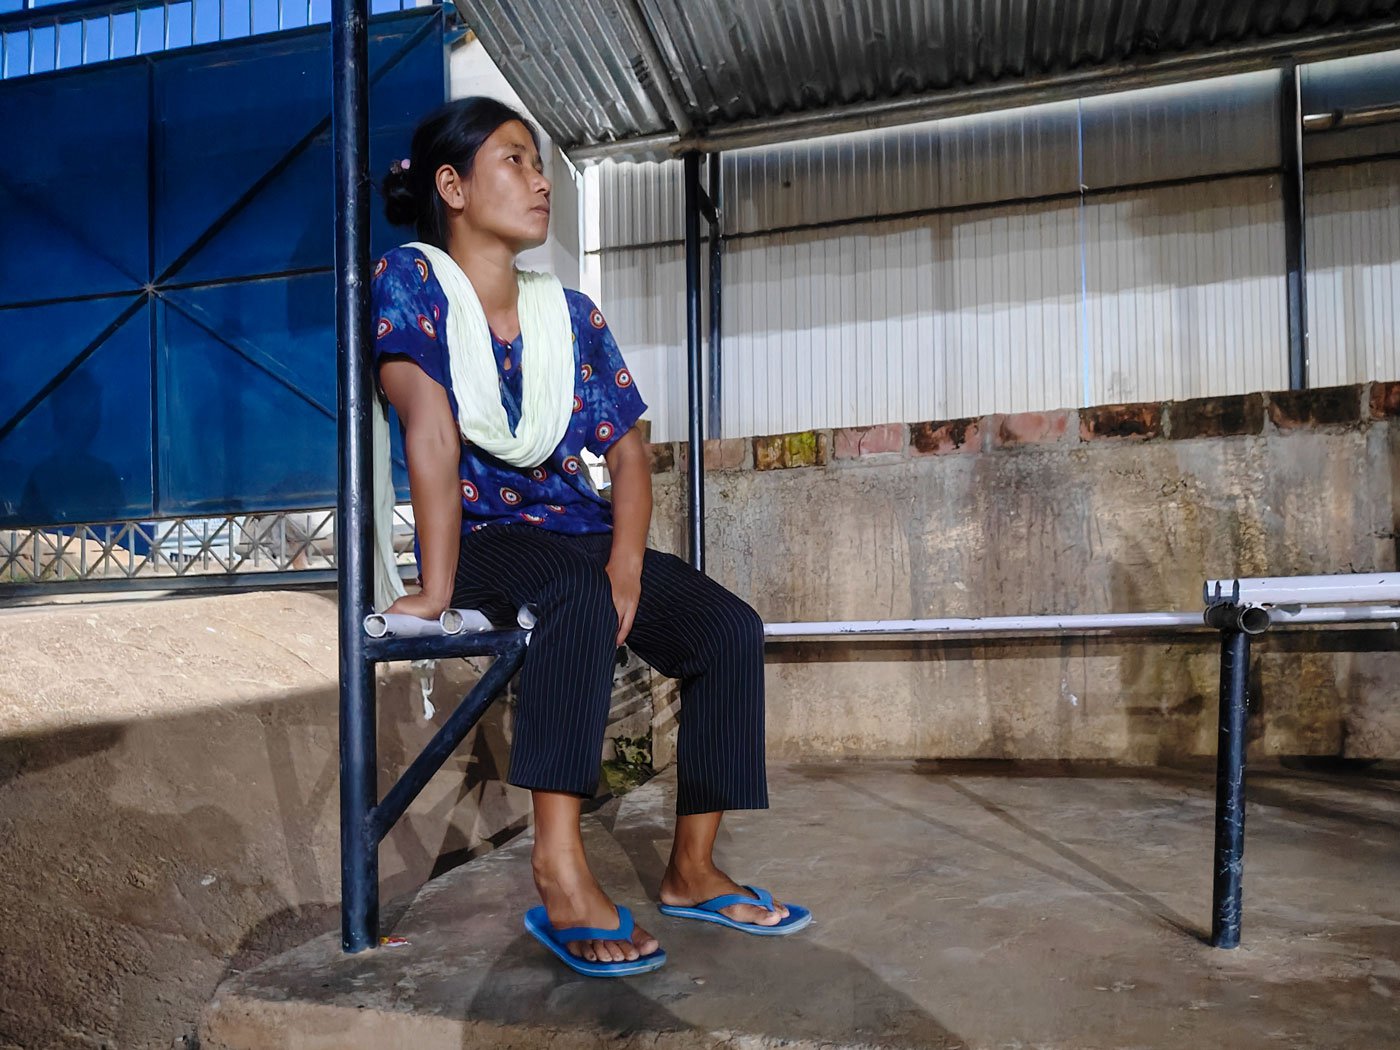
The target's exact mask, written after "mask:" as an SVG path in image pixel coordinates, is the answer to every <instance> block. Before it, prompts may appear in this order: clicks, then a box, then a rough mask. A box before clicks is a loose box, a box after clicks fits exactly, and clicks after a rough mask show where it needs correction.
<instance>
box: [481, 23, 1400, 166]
mask: <svg viewBox="0 0 1400 1050" xmlns="http://www.w3.org/2000/svg"><path fill="white" fill-rule="evenodd" d="M462 12H463V18H464V20H465V21H466V23H467V24H468V25H469V26H470V27H471V28H472V29H474V30H475V31H476V33H477V34H478V36H479V37H480V38H481V40H482V42H483V43H484V44H485V45H486V48H487V50H488V51H490V52H491V55H492V57H493V58H494V59H495V60H496V62H497V64H498V65H499V66H500V68H501V69H502V71H503V72H504V73H505V75H506V77H507V79H509V80H510V81H511V83H512V85H513V86H514V87H515V88H516V90H517V91H518V92H519V93H520V96H521V98H522V99H524V101H525V103H526V105H527V106H528V107H529V108H530V110H531V112H532V113H533V114H534V115H535V117H536V118H537V119H538V120H539V121H540V122H541V123H542V124H544V126H545V129H546V130H547V131H548V132H549V134H550V136H551V137H552V138H553V139H554V140H555V141H556V142H559V143H561V144H563V145H564V146H565V148H566V149H567V150H568V151H569V152H570V153H572V154H574V155H575V156H580V157H582V156H587V155H595V154H596V153H598V152H599V149H598V147H603V148H604V150H605V151H613V152H619V153H623V154H630V155H633V156H646V155H650V156H655V155H658V154H660V153H664V152H665V151H666V150H667V149H668V148H674V147H676V146H678V145H680V146H686V147H698V148H720V147H721V146H722V147H724V148H731V147H733V146H739V145H753V144H757V143H758V142H761V141H778V140H783V139H788V140H791V139H796V138H804V137H810V136H811V135H813V134H816V133H818V132H820V131H843V130H845V131H848V130H858V129H861V128H871V127H877V126H886V125H890V124H896V123H904V122H907V121H910V120H920V119H928V118H930V117H933V116H940V115H948V114H950V113H955V112H960V111H962V112H967V111H974V110H979V109H982V110H985V109H990V108H1003V107H1005V106H1008V105H1024V104H1027V103H1029V102H1034V101H1049V100H1053V99H1057V98H1067V97H1078V96H1083V95H1085V94H1092V93H1094V92H1095V91H1098V90H1112V89H1121V88H1125V87H1131V86H1140V85H1144V84H1149V83H1153V82H1163V81H1170V80H1182V79H1188V78H1191V77H1196V76H1202V75H1207V74H1211V73H1215V74H1219V73H1222V72H1240V71H1244V70H1246V69H1251V68H1259V67H1262V66H1266V65H1269V64H1271V63H1275V62H1277V61H1279V60H1280V59H1282V58H1283V57H1295V58H1297V59H1299V60H1308V59H1317V58H1324V57H1334V56H1337V55H1341V54H1347V53H1358V52H1364V51H1373V50H1380V49H1383V48H1386V47H1394V46H1397V44H1400V0H1252V2H1243V0H1241V2H1233V3H1225V2H1222V0H704V2H695V0H471V2H469V3H466V4H463V6H462ZM618 144H626V146H625V148H619V145H618Z"/></svg>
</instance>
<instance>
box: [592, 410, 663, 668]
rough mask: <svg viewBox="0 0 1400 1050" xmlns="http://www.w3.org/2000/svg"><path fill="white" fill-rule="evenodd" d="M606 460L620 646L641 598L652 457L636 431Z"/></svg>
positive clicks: (611, 571) (610, 564) (611, 568)
mask: <svg viewBox="0 0 1400 1050" xmlns="http://www.w3.org/2000/svg"><path fill="white" fill-rule="evenodd" d="M603 458H604V459H605V460H606V461H607V464H608V474H609V475H610V476H611V477H612V508H613V542H612V554H611V556H610V557H609V558H608V576H609V578H610V579H611V580H612V585H613V604H614V605H615V606H616V607H617V619H618V634H617V644H618V645H621V644H622V643H623V642H624V641H625V640H626V639H627V635H628V633H629V632H630V631H631V630H632V620H633V618H634V617H635V616H636V614H637V602H638V601H640V600H641V596H642V558H643V556H644V555H645V554H646V548H647V530H648V529H649V528H650V527H651V454H650V452H649V451H648V449H647V443H646V442H645V441H643V440H642V435H641V434H639V433H638V432H637V430H636V429H635V428H633V429H632V430H629V431H628V432H627V433H626V434H624V435H622V437H621V438H619V439H618V441H617V443H616V444H614V445H613V446H612V448H610V449H608V451H607V452H606V453H605V454H604V456H603Z"/></svg>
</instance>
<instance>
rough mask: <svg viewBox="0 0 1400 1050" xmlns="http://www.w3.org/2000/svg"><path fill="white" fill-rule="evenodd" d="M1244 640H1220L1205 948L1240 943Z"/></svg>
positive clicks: (1228, 635) (1233, 635)
mask: <svg viewBox="0 0 1400 1050" xmlns="http://www.w3.org/2000/svg"><path fill="white" fill-rule="evenodd" d="M1248 691H1249V635H1247V634H1245V633H1244V632H1243V631H1222V632H1221V635H1220V739H1219V744H1218V746H1217V749H1216V756H1215V884H1214V900H1213V903H1212V911H1211V914H1212V921H1211V932H1210V943H1211V944H1213V945H1214V946H1215V947H1217V948H1237V947H1239V943H1240V915H1241V912H1242V909H1243V900H1242V898H1241V893H1242V884H1243V881H1244V748H1245V721H1246V719H1247V717H1248V710H1249V705H1248Z"/></svg>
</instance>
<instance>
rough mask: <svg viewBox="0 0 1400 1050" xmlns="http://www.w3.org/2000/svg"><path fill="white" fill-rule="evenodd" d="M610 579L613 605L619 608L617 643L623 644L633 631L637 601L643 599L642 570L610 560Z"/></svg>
mask: <svg viewBox="0 0 1400 1050" xmlns="http://www.w3.org/2000/svg"><path fill="white" fill-rule="evenodd" d="M608 579H610V580H611V581H612V596H613V606H614V607H615V608H616V609H617V644H618V645H621V644H622V643H623V642H625V641H626V640H627V636H628V635H629V634H630V633H631V632H632V621H633V620H634V619H636V616H637V603H638V602H640V601H641V600H642V570H641V567H640V566H638V567H637V568H636V569H630V568H628V567H626V566H624V565H619V564H617V563H615V562H611V561H610V562H608Z"/></svg>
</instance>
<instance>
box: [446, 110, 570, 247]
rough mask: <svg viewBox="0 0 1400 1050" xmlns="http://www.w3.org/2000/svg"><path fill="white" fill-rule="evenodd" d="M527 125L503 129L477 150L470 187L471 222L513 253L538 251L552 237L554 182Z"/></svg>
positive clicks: (468, 216)
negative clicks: (552, 182)
mask: <svg viewBox="0 0 1400 1050" xmlns="http://www.w3.org/2000/svg"><path fill="white" fill-rule="evenodd" d="M543 169H544V165H543V163H542V162H541V160H540V152H539V150H537V149H536V148H535V143H534V141H533V140H532V139H531V138H530V132H529V131H527V130H526V128H525V125H524V124H522V123H520V122H519V121H518V120H512V121H511V122H510V123H508V124H502V125H501V126H500V127H499V128H497V129H496V130H495V131H494V132H492V134H491V137H490V138H488V139H487V140H486V141H485V142H484V143H482V145H481V148H480V149H479V150H477V153H476V160H475V161H473V163H472V170H471V176H470V177H469V178H468V179H467V181H466V187H465V189H466V194H465V204H466V209H465V211H466V220H467V222H468V223H469V224H470V225H471V226H472V227H473V228H474V229H476V230H480V231H482V232H484V233H490V234H494V235H495V236H497V237H499V238H500V239H501V240H502V241H503V242H505V243H506V244H507V245H509V246H510V247H511V248H512V249H513V250H514V251H516V252H522V251H525V250H526V249H527V248H536V247H539V246H540V245H541V244H543V243H544V242H545V239H546V238H547V237H548V235H549V189H550V186H549V180H548V179H547V178H545V177H544V170H543Z"/></svg>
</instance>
